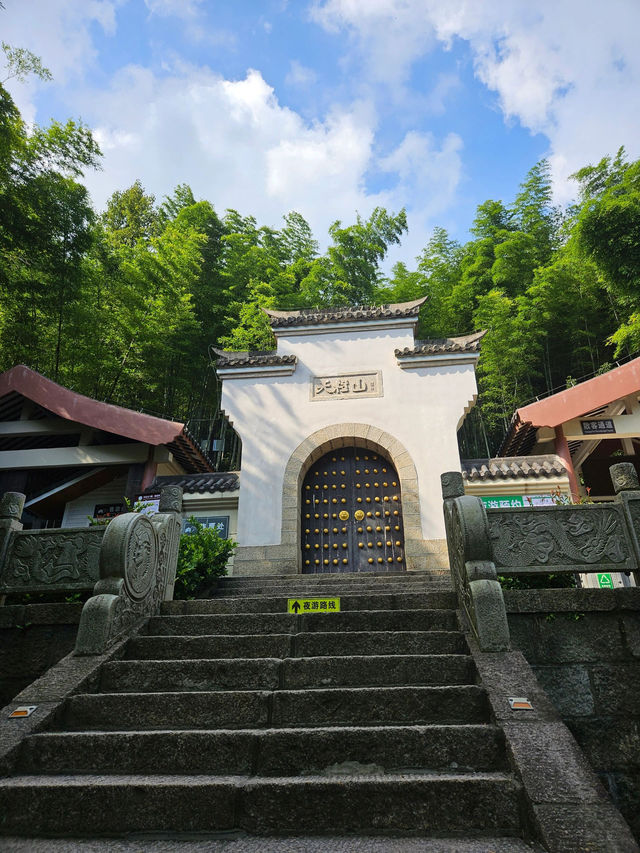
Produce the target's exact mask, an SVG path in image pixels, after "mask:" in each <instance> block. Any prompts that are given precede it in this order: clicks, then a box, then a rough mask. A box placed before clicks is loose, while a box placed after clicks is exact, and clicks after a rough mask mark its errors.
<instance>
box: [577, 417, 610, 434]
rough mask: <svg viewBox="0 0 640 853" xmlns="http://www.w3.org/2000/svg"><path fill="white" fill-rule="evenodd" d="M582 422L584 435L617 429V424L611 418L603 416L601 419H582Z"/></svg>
mask: <svg viewBox="0 0 640 853" xmlns="http://www.w3.org/2000/svg"><path fill="white" fill-rule="evenodd" d="M580 423H581V425H582V434H583V435H593V434H594V433H596V434H598V435H601V434H602V433H607V432H609V433H611V432H615V431H616V427H615V424H614V423H613V420H612V419H611V418H602V419H601V420H599V421H580Z"/></svg>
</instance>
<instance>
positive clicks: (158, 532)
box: [0, 486, 182, 655]
mask: <svg viewBox="0 0 640 853" xmlns="http://www.w3.org/2000/svg"><path fill="white" fill-rule="evenodd" d="M24 501H25V496H24V495H22V494H20V493H18V492H7V493H6V494H5V495H3V497H2V498H0V596H2V597H4V596H5V595H7V594H24V593H40V592H50V593H65V592H87V591H93V595H92V597H91V598H89V599H88V601H86V603H85V605H84V607H83V609H82V615H81V617H80V626H79V628H78V635H77V639H76V654H82V655H88V654H101V653H102V652H104V651H105V650H106V649H107V648H108V647H109V646H110V645H111V644H112V643H113V642H115V641H116V640H117V639H118V638H120V637H122V636H123V635H124V634H125V633H127V632H128V631H130V630H132V629H133V628H134V627H135V626H136V625H137V624H139V623H140V621H141V620H143V619H144V618H146V617H148V616H152V615H154V614H156V613H158V612H159V611H160V605H161V603H162V601H165V600H170V599H172V598H173V587H174V583H175V573H176V566H177V561H178V546H179V541H180V527H181V519H180V515H179V513H180V511H181V508H182V489H181V488H180V487H179V486H168V487H165V488H163V489H162V491H161V496H160V506H159V510H160V511H159V512H158V513H156V514H155V515H144V514H141V513H133V512H130V513H125V514H123V515H119V516H117V517H116V518H114V519H113V520H112V521H111V522H110V523H109V524H108V525H107V526H105V527H102V526H99V527H82V528H64V529H54V530H23V529H22V524H21V522H20V518H21V515H22V510H23V507H24Z"/></svg>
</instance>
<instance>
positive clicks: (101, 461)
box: [0, 443, 149, 470]
mask: <svg viewBox="0 0 640 853" xmlns="http://www.w3.org/2000/svg"><path fill="white" fill-rule="evenodd" d="M148 454H149V445H147V444H142V443H135V444H104V445H97V446H95V447H86V446H85V447H43V448H38V449H37V450H2V451H0V469H2V468H4V469H6V470H8V469H11V468H13V469H15V468H69V467H71V466H76V465H129V464H131V463H133V462H146V461H147V457H148Z"/></svg>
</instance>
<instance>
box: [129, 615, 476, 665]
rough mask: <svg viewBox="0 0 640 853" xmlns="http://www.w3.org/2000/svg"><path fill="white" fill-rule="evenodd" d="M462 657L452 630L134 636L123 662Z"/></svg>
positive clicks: (462, 643)
mask: <svg viewBox="0 0 640 853" xmlns="http://www.w3.org/2000/svg"><path fill="white" fill-rule="evenodd" d="M326 618H329V617H326ZM467 652H468V647H467V644H466V640H465V639H464V635H463V634H462V633H460V632H458V631H352V632H348V633H338V632H335V631H334V632H329V631H323V632H320V631H318V632H315V633H302V634H217V635H211V636H195V637H188V636H186V637H184V636H167V637H154V636H140V637H133V638H132V639H131V640H130V641H129V643H128V644H127V650H126V657H127V659H128V660H179V659H191V660H193V659H196V658H197V659H203V658H292V657H318V656H323V657H324V656H331V657H336V656H344V655H347V656H352V655H375V654H378V655H433V654H435V655H441V654H449V655H457V654H465V653H467Z"/></svg>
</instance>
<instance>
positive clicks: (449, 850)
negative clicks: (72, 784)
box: [4, 832, 545, 853]
mask: <svg viewBox="0 0 640 853" xmlns="http://www.w3.org/2000/svg"><path fill="white" fill-rule="evenodd" d="M4 841H5V844H6V850H7V853H115V851H117V853H141V851H144V853H480V851H482V853H485V851H490V853H545V851H544V850H543V848H542V847H540V846H539V845H538V844H534V843H533V842H531V841H523V840H522V839H520V838H511V837H507V836H502V837H500V838H496V837H495V836H491V837H489V836H486V835H483V836H480V835H478V834H476V833H471V834H469V835H467V836H466V837H465V838H451V837H449V838H443V837H442V836H438V837H437V838H419V837H408V836H404V837H402V836H393V837H389V836H382V837H373V836H370V835H349V836H339V835H333V834H332V835H325V836H317V835H313V836H311V835H299V834H296V835H295V837H294V838H270V839H269V844H268V847H267V846H266V845H265V840H264V838H260V837H256V836H250V835H246V834H244V833H242V834H240V833H238V834H236V835H234V836H233V838H232V839H231V838H229V837H228V836H227V835H226V834H225V835H224V836H223V837H222V838H221V837H220V836H218V835H217V834H216V835H215V836H213V835H212V834H209V835H208V837H206V840H202V839H201V840H199V841H194V840H193V833H189V832H187V833H176V832H172V833H171V841H166V840H163V839H158V838H153V839H150V838H149V835H147V837H146V838H145V841H144V846H142V845H141V842H140V841H132V840H131V839H127V838H120V839H118V841H117V842H114V841H113V839H110V838H102V839H96V838H91V839H87V838H78V837H76V838H45V839H42V838H18V837H17V836H15V835H12V836H10V837H6V838H5V839H4Z"/></svg>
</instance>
